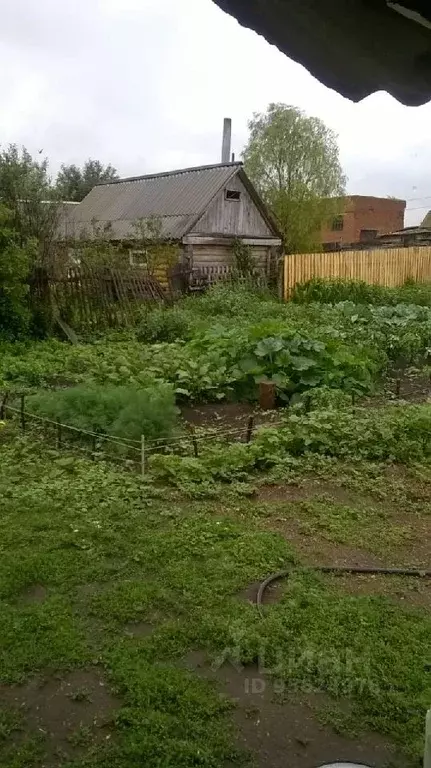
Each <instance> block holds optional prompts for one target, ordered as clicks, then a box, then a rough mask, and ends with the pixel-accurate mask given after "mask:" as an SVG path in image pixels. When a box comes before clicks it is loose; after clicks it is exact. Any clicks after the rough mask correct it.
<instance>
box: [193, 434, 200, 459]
mask: <svg viewBox="0 0 431 768" xmlns="http://www.w3.org/2000/svg"><path fill="white" fill-rule="evenodd" d="M192 443H193V453H194V456H195V459H198V458H199V449H198V441H197V440H196V435H195V430H194V429H193V427H192Z"/></svg>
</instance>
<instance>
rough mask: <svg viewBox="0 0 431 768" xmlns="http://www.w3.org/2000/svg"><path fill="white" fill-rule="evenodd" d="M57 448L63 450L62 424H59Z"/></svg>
mask: <svg viewBox="0 0 431 768" xmlns="http://www.w3.org/2000/svg"><path fill="white" fill-rule="evenodd" d="M57 448H61V424H57Z"/></svg>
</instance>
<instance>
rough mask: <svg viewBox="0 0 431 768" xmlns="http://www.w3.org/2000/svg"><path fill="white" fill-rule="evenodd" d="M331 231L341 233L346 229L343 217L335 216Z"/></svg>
mask: <svg viewBox="0 0 431 768" xmlns="http://www.w3.org/2000/svg"><path fill="white" fill-rule="evenodd" d="M331 229H332V231H333V232H341V231H342V230H343V229H344V219H343V217H342V216H335V218H334V219H332V224H331Z"/></svg>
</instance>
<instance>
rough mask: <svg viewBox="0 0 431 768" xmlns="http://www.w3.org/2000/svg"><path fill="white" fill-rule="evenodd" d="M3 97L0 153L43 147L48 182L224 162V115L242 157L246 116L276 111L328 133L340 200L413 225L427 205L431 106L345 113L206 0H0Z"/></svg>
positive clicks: (383, 104) (372, 104) (378, 97)
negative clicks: (307, 119) (344, 181)
mask: <svg viewBox="0 0 431 768" xmlns="http://www.w3.org/2000/svg"><path fill="white" fill-rule="evenodd" d="M0 93H1V103H0V144H3V145H4V144H7V143H9V142H16V143H18V144H24V145H25V146H26V147H27V148H28V149H29V150H30V151H31V152H32V153H35V152H37V151H38V150H40V149H43V155H47V156H48V157H49V159H50V162H51V170H52V173H53V174H54V173H55V172H56V171H57V170H58V167H59V165H60V163H62V162H65V163H77V164H82V163H83V162H84V161H85V160H86V159H87V158H88V157H93V158H95V159H100V160H101V161H103V162H104V163H108V162H110V163H112V164H113V165H114V166H115V167H116V168H117V169H118V171H119V173H120V174H121V175H122V176H126V175H138V174H142V173H147V172H152V171H162V170H171V169H173V168H180V167H186V166H191V165H199V164H203V163H213V162H214V163H215V162H219V158H220V146H221V131H222V123H223V117H224V116H230V117H232V118H233V128H234V136H233V149H234V150H235V151H236V153H237V154H238V155H239V153H240V152H241V149H242V147H243V145H244V142H245V141H246V139H247V120H248V119H249V117H251V115H252V113H253V112H255V111H263V110H265V109H266V107H267V105H268V103H269V102H271V101H281V102H285V103H287V104H292V105H295V106H298V107H300V108H301V109H303V110H305V111H306V112H308V113H309V114H312V115H317V116H318V117H321V118H322V119H323V120H325V122H326V123H328V124H329V125H330V126H331V127H332V128H334V129H335V130H336V132H337V133H338V135H339V143H340V149H341V159H342V163H343V166H344V169H345V172H346V173H347V176H348V179H349V182H348V191H349V192H351V193H357V194H370V195H382V196H386V195H394V196H397V197H402V198H404V199H407V200H408V201H409V202H408V203H407V205H408V208H409V213H408V215H407V219H406V223H408V224H411V223H416V222H417V221H420V220H421V219H422V218H423V216H424V215H425V213H426V211H427V210H428V208H431V173H430V171H431V143H430V141H429V136H430V127H431V104H429V105H426V106H423V107H414V108H413V107H404V106H402V105H401V104H399V103H397V102H396V101H395V100H394V99H393V98H392V97H390V96H388V95H387V94H385V93H377V94H374V95H373V96H370V97H369V98H367V99H365V100H364V101H362V102H361V103H359V104H353V103H352V102H350V101H348V100H347V99H344V98H342V97H341V96H339V95H338V94H336V93H335V92H334V91H331V90H329V89H327V88H325V87H324V86H323V85H321V84H320V83H319V82H318V81H317V80H315V79H314V78H313V77H312V76H311V75H310V74H308V72H307V71H306V70H305V69H304V68H303V67H301V66H299V65H298V64H295V63H294V62H292V61H290V60H289V59H287V58H286V57H285V56H284V55H282V54H281V53H280V52H279V51H278V50H277V49H276V48H274V47H273V46H270V45H269V44H268V43H267V42H266V41H265V40H264V39H263V38H261V37H259V36H258V35H256V34H255V33H254V32H251V31H250V30H246V29H243V28H242V27H240V26H239V24H238V23H237V22H236V21H235V20H234V19H233V18H231V17H229V16H227V15H226V14H224V13H223V12H222V11H221V10H220V9H219V8H218V7H217V6H215V5H214V4H213V3H212V1H211V0H69V2H60V0H37V2H35V0H14V2H13V3H12V2H7V1H6V0H3V3H2V22H1V25H0ZM43 155H42V156H43Z"/></svg>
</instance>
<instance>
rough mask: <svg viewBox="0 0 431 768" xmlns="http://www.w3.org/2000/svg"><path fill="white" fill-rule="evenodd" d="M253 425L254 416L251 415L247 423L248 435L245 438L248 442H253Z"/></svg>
mask: <svg viewBox="0 0 431 768" xmlns="http://www.w3.org/2000/svg"><path fill="white" fill-rule="evenodd" d="M253 425H254V417H253V416H250V418H249V420H248V424H247V435H246V438H245V439H246V442H247V443H250V442H251V438H252V435H253Z"/></svg>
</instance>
